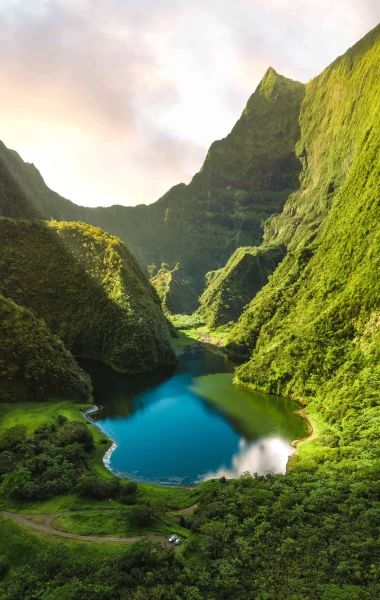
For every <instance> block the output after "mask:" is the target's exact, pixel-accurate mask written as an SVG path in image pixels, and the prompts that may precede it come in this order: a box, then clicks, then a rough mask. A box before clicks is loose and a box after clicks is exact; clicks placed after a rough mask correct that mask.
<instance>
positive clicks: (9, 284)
mask: <svg viewBox="0 0 380 600" xmlns="http://www.w3.org/2000/svg"><path fill="white" fill-rule="evenodd" d="M0 237H1V240H2V245H1V247H0V293H1V294H3V295H4V296H5V297H7V298H11V299H12V300H13V301H14V302H15V303H16V304H18V305H19V306H22V307H25V308H27V309H29V310H32V311H33V313H34V314H35V315H37V316H38V317H39V318H40V319H43V321H44V322H45V323H46V325H47V327H48V328H49V329H50V330H51V331H52V332H53V333H54V334H55V335H57V336H58V337H59V338H60V340H62V342H63V343H64V345H65V347H66V348H67V349H68V350H69V351H70V352H72V354H74V355H75V356H86V357H90V358H94V359H99V360H101V361H103V362H105V363H107V364H109V365H111V366H112V367H113V368H114V369H116V370H119V371H124V372H129V373H134V372H139V371H144V370H148V369H152V368H154V367H156V366H160V365H168V364H173V363H174V361H175V357H174V352H173V350H172V348H171V344H170V339H169V332H168V328H167V324H166V321H165V318H164V315H163V314H162V311H161V306H160V301H159V298H158V296H157V294H156V293H155V291H154V289H153V288H152V286H151V285H150V283H149V282H148V281H147V279H146V278H145V276H144V275H143V274H142V272H141V269H140V267H139V266H138V264H137V262H136V261H135V259H134V258H133V257H132V256H131V254H130V253H129V251H128V250H127V248H126V247H125V246H124V244H123V243H122V242H121V241H120V240H119V239H118V238H115V237H112V236H110V235H108V234H106V233H104V232H103V231H101V230H100V229H97V228H95V227H91V226H89V225H85V224H82V223H65V222H62V223H58V222H56V221H51V222H43V221H33V220H29V221H23V220H14V219H7V218H2V219H0Z"/></svg>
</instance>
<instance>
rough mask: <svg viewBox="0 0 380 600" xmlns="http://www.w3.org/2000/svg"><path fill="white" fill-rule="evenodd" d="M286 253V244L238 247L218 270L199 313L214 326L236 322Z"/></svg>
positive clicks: (209, 324)
mask: <svg viewBox="0 0 380 600" xmlns="http://www.w3.org/2000/svg"><path fill="white" fill-rule="evenodd" d="M284 254H285V247H284V246H275V245H268V246H265V245H263V246H261V247H259V248H251V247H247V248H238V249H237V250H236V251H235V252H234V253H233V255H232V256H231V258H230V259H229V260H228V262H227V264H226V265H225V267H223V268H222V269H219V271H216V272H215V275H214V276H213V277H212V278H210V283H209V285H208V287H207V288H206V290H205V291H204V293H203V294H202V296H201V298H200V308H199V309H198V311H197V312H198V314H199V315H201V316H203V317H204V318H205V320H206V323H207V325H208V326H209V327H211V328H217V327H220V326H221V325H226V324H227V323H229V322H231V321H236V320H237V318H238V317H239V316H240V315H241V313H242V311H243V309H244V307H245V306H246V305H247V304H248V303H249V302H250V301H251V300H252V298H254V297H255V295H256V294H257V292H259V291H260V289H261V288H262V287H263V286H264V285H265V284H266V283H267V281H268V277H269V276H270V275H271V274H272V273H273V271H274V270H275V268H276V267H277V265H278V263H279V262H280V261H281V260H282V259H283V257H284Z"/></svg>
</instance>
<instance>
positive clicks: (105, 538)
mask: <svg viewBox="0 0 380 600" xmlns="http://www.w3.org/2000/svg"><path fill="white" fill-rule="evenodd" d="M61 514H62V513H59V514H54V515H20V514H16V513H11V512H7V511H6V510H0V515H3V516H4V517H9V518H10V519H13V520H14V521H17V523H20V525H23V526H24V527H28V528H29V529H35V530H36V531H40V532H42V533H49V534H50V535H56V536H58V537H62V538H69V539H71V540H79V541H82V542H127V543H133V542H138V541H139V540H153V541H155V542H161V543H163V544H167V545H168V546H170V545H171V544H170V543H169V542H168V540H167V538H166V537H164V536H163V535H157V534H154V533H148V534H146V535H133V536H129V537H116V536H110V535H76V534H75V533H66V532H65V531H58V529H54V528H53V527H52V523H53V521H54V519H56V518H58V517H59V516H61ZM28 517H29V519H30V518H32V517H37V518H38V517H39V518H43V519H45V520H46V524H43V523H35V522H34V521H30V520H29V519H28Z"/></svg>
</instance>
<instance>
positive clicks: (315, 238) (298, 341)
mask: <svg viewBox="0 0 380 600" xmlns="http://www.w3.org/2000/svg"><path fill="white" fill-rule="evenodd" d="M379 80H380V26H379V27H377V28H375V29H374V30H373V31H372V32H370V33H369V34H368V35H367V36H366V37H365V38H363V40H361V41H360V42H359V43H358V44H357V45H356V46H354V47H353V48H352V49H350V50H349V51H348V52H347V53H346V54H345V55H344V56H342V57H340V58H339V59H337V60H336V61H335V62H334V63H333V64H332V65H331V66H330V67H328V69H326V70H325V71H324V72H323V73H322V74H321V75H320V76H319V77H317V78H315V79H314V80H312V81H311V82H310V83H309V84H308V86H307V88H306V96H305V101H304V103H303V106H302V111H301V121H300V122H301V141H300V144H299V147H300V148H301V149H302V154H303V157H304V171H303V173H302V181H303V183H302V187H301V189H300V191H299V192H297V193H295V194H294V196H293V197H291V198H290V199H289V201H288V202H287V204H286V205H285V208H284V211H283V214H282V215H281V216H280V217H279V218H278V219H275V220H274V221H273V222H272V223H271V224H270V228H269V230H268V232H267V238H268V239H271V240H272V241H284V242H288V248H289V252H288V254H287V256H286V258H285V259H284V260H283V262H282V263H281V265H280V266H279V267H278V269H277V270H276V272H275V273H274V275H273V276H272V278H271V280H270V282H269V283H268V284H267V285H266V287H265V288H264V289H263V290H262V291H261V292H260V293H259V294H258V295H257V297H256V298H255V299H254V300H253V302H252V304H251V305H250V306H249V308H248V309H247V311H246V312H245V313H244V314H243V315H242V317H241V319H240V320H239V322H238V324H237V326H236V328H235V330H234V331H233V333H232V335H231V340H233V341H231V342H230V349H232V350H234V351H236V350H237V351H239V352H240V353H242V354H246V355H251V358H250V360H249V361H248V362H247V363H246V364H245V365H243V366H241V367H240V368H239V369H238V370H237V380H238V381H241V382H243V383H245V384H249V385H253V386H254V387H256V388H258V389H262V390H267V391H271V392H275V393H282V394H285V395H287V396H291V397H294V398H297V399H300V400H302V401H304V402H310V401H312V400H313V398H317V399H318V402H319V405H320V410H322V411H324V418H325V419H327V420H330V421H331V422H334V423H336V424H337V427H339V430H340V432H341V434H342V435H343V436H345V440H346V441H347V440H348V441H352V440H354V439H357V438H358V436H359V437H360V435H361V434H360V427H359V426H358V425H357V420H358V418H359V415H360V414H361V413H363V411H364V412H365V414H366V417H365V419H366V423H367V426H368V427H369V429H370V428H371V427H370V423H375V422H376V419H377V418H378V416H377V415H378V406H379V403H380V386H379V381H380V379H379V372H378V371H379V367H378V363H379V349H380V346H379V343H380V332H379V323H380V320H379V318H378V315H379V314H380V291H379V287H378V285H377V279H378V277H377V270H378V258H377V257H378V256H379V253H380V238H379V230H380V219H379V198H380V152H379V149H380V112H379V110H380V109H379V107H380V89H379V85H378V82H379ZM253 350H254V352H253V353H252V351H253ZM366 411H367V412H366ZM361 418H363V419H364V416H363V417H361ZM354 423H356V425H355V426H354Z"/></svg>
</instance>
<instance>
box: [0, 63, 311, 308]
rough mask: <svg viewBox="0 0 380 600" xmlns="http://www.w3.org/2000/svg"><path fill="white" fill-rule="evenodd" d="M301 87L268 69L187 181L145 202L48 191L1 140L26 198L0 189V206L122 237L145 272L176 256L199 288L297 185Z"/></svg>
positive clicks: (256, 238)
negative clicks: (97, 203) (81, 202)
mask: <svg viewBox="0 0 380 600" xmlns="http://www.w3.org/2000/svg"><path fill="white" fill-rule="evenodd" d="M304 93H305V86H304V85H303V84H301V83H298V82H295V81H291V80H290V79H287V78H285V77H282V76H281V75H279V74H277V73H276V72H275V71H274V70H273V69H268V71H267V72H266V74H265V76H264V78H263V80H262V82H261V83H260V85H259V86H258V88H257V89H256V91H255V92H254V94H253V95H252V96H251V98H250V99H249V100H248V103H247V106H246V108H245V109H244V111H243V113H242V115H241V117H240V119H239V120H238V122H237V123H236V125H235V127H234V128H233V130H232V131H231V133H230V134H229V135H228V136H227V137H226V138H225V139H223V140H220V141H216V142H214V143H213V144H212V145H211V147H210V149H209V151H208V154H207V157H206V159H205V162H204V165H203V167H202V169H201V171H200V172H199V173H198V174H196V175H195V177H194V178H193V180H192V181H191V183H190V184H189V185H187V186H186V185H184V184H180V185H177V186H175V187H173V188H172V189H171V190H169V191H168V192H167V193H166V194H165V195H164V196H163V197H162V198H161V199H160V200H158V201H157V202H155V203H153V204H151V205H149V206H145V205H140V206H136V207H125V206H112V207H110V208H86V207H79V206H76V205H75V204H73V203H72V202H70V201H68V200H65V199H64V198H62V197H60V196H59V195H58V194H56V193H54V192H52V191H51V190H50V189H49V188H48V187H47V186H46V185H45V183H44V181H43V179H42V177H41V175H40V173H39V172H38V171H37V169H36V168H35V167H34V165H29V164H25V163H23V162H22V160H21V159H20V157H19V156H18V155H17V153H15V152H12V151H10V150H7V149H6V148H5V146H0V161H1V163H2V164H3V165H4V170H5V174H6V176H7V177H8V179H9V180H10V182H11V186H12V189H16V188H17V190H18V194H19V195H20V194H21V193H22V195H23V198H24V199H25V202H27V206H24V210H23V211H22V210H21V209H17V210H16V209H15V208H14V207H13V204H12V202H11V201H10V198H9V197H8V199H7V197H6V198H5V202H4V204H3V205H2V204H1V202H0V211H2V212H1V214H3V215H5V216H11V217H18V218H19V217H20V216H21V217H22V216H23V217H24V218H30V216H31V213H32V214H34V213H36V212H37V214H38V215H41V216H42V218H45V219H52V218H53V219H57V220H67V221H83V222H86V223H90V224H92V225H95V226H98V227H101V228H102V229H104V230H105V231H108V232H109V233H112V234H113V235H117V236H118V237H119V238H120V239H121V240H122V241H123V242H125V243H126V244H127V245H128V247H129V249H130V250H131V252H132V253H133V254H134V256H136V258H137V259H138V261H139V262H140V264H141V265H142V266H143V267H144V268H146V269H147V270H149V273H150V274H154V268H153V265H157V266H159V265H161V264H162V263H167V264H168V265H169V270H173V269H174V268H175V265H176V264H177V262H178V261H180V263H181V268H182V269H183V270H184V272H185V276H184V278H185V279H186V280H188V279H189V278H191V280H193V282H194V287H195V290H196V292H197V293H198V294H199V293H201V292H202V291H203V289H204V277H205V275H206V273H207V272H209V271H210V270H212V269H218V268H220V267H222V266H223V265H224V264H225V262H226V261H227V260H228V258H229V257H230V256H231V254H232V253H233V252H234V250H235V249H236V248H239V247H241V246H254V245H257V244H259V243H260V242H261V240H262V235H263V226H262V224H263V221H264V220H265V219H267V218H268V217H269V216H271V215H273V214H277V213H280V212H281V210H282V208H283V206H284V203H285V201H286V199H287V197H288V196H289V193H291V192H292V191H294V190H295V189H297V187H298V186H299V181H298V174H299V172H300V170H301V163H300V161H299V160H298V159H297V158H296V156H295V143H296V142H297V140H298V139H299V135H300V131H299V124H298V117H299V110H300V105H301V102H302V99H303V96H304ZM0 200H1V196H0ZM20 213H21V214H20ZM148 266H149V269H148ZM182 279H183V278H182ZM187 290H188V291H190V286H187ZM188 301H190V302H193V301H194V298H193V294H191V295H190V296H189V300H188ZM174 312H183V310H177V309H176V310H175V311H174ZM185 312H187V309H186V311H185Z"/></svg>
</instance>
